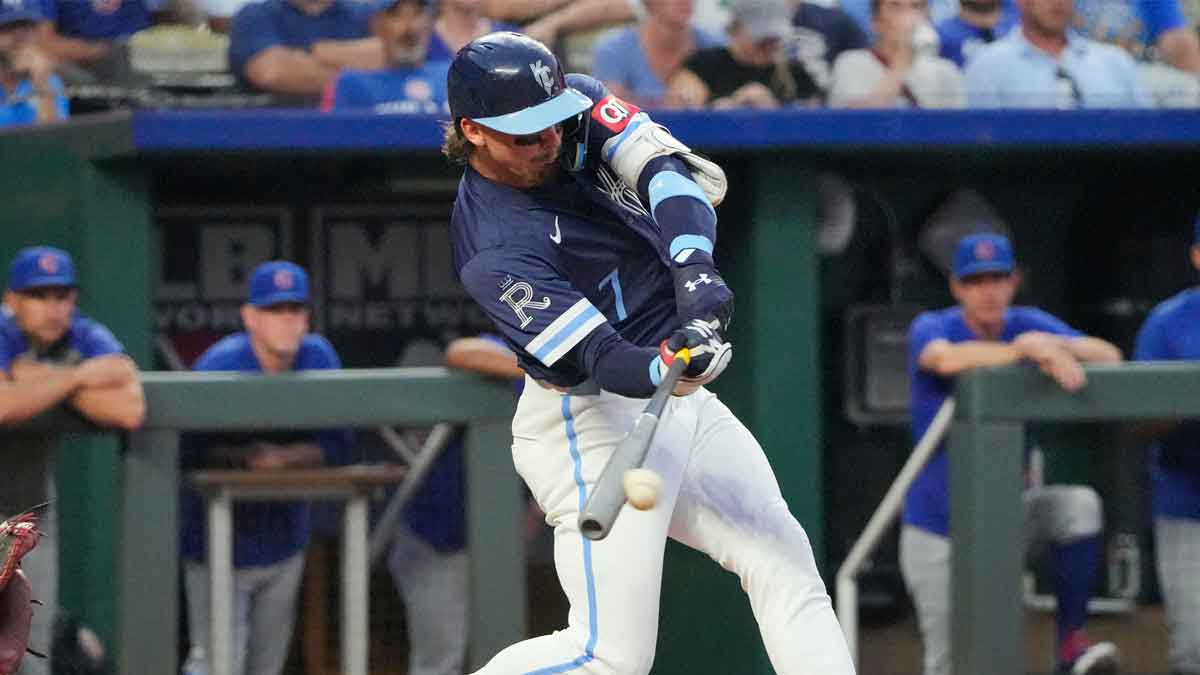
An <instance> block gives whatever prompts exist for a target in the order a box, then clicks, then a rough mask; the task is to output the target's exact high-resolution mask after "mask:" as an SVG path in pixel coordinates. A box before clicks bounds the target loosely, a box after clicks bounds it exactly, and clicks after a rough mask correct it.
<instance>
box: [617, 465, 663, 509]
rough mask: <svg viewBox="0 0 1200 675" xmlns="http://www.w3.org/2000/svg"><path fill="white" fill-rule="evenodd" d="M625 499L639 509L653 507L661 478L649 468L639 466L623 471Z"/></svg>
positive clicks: (661, 482)
mask: <svg viewBox="0 0 1200 675" xmlns="http://www.w3.org/2000/svg"><path fill="white" fill-rule="evenodd" d="M622 482H623V484H624V486H625V500H626V501H628V502H629V505H630V506H632V507H633V508H635V509H637V510H639V511H645V510H647V509H652V508H654V505H655V504H657V503H658V493H659V492H660V491H662V484H663V481H662V478H660V477H659V476H658V474H656V473H654V472H653V471H651V470H650V469H646V468H642V467H639V468H637V469H630V470H629V471H626V472H625V476H624V479H623V481H622Z"/></svg>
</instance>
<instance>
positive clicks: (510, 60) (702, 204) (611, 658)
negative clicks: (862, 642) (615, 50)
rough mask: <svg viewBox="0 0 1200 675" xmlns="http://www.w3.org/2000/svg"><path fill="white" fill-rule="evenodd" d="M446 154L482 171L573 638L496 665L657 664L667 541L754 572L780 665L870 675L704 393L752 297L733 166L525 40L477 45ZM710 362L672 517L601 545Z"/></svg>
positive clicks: (667, 510) (675, 484)
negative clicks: (665, 389) (603, 481)
mask: <svg viewBox="0 0 1200 675" xmlns="http://www.w3.org/2000/svg"><path fill="white" fill-rule="evenodd" d="M448 88H449V93H450V109H451V113H452V116H453V122H452V123H451V124H450V125H448V126H447V129H446V138H445V145H444V146H443V150H444V152H445V153H446V154H447V156H449V157H450V158H451V159H453V160H456V161H459V162H461V163H463V164H465V165H466V169H465V173H464V175H463V178H462V182H461V183H460V184H459V190H458V198H457V200H456V202H455V206H454V215H453V221H452V229H453V233H452V236H453V237H454V256H455V265H456V268H457V270H458V272H459V276H460V278H461V279H462V282H463V284H464V285H465V286H466V288H467V290H468V291H469V292H470V294H471V295H472V297H474V298H475V300H476V301H477V302H478V303H479V304H480V305H481V306H482V307H483V308H484V310H485V311H486V312H487V313H488V314H489V316H490V317H491V318H492V320H493V322H494V323H495V325H496V326H497V327H498V329H499V331H500V333H501V334H502V335H503V336H504V338H505V340H506V341H507V343H508V344H509V345H510V346H511V347H512V349H513V351H514V352H516V354H517V358H518V360H519V362H520V365H521V367H522V368H523V369H524V370H525V372H526V373H528V381H527V385H526V387H525V389H524V392H523V393H522V395H521V399H520V402H519V404H518V406H517V413H516V416H515V417H514V419H513V425H512V429H513V439H514V442H513V461H514V463H515V465H516V468H517V471H518V473H520V474H521V477H522V478H523V479H524V480H525V482H526V484H527V485H528V486H529V488H530V491H531V492H532V494H533V496H534V498H535V499H536V500H537V502H538V504H539V505H540V506H541V508H542V510H543V511H545V513H546V521H547V523H548V524H549V525H551V526H552V527H553V528H554V540H555V544H554V556H555V566H556V568H557V571H558V575H559V579H560V581H561V583H562V587H563V591H564V592H565V594H566V596H567V598H568V600H569V602H570V613H569V616H568V622H567V623H568V625H567V628H566V629H565V630H561V631H558V632H556V633H554V634H552V635H546V636H542V637H537V638H533V639H530V640H526V641H524V642H520V643H518V644H516V645H513V646H511V647H509V648H507V649H505V650H503V651H502V652H500V653H499V654H498V655H496V656H495V657H494V658H493V659H492V660H491V661H490V662H489V663H488V665H486V666H485V667H484V668H483V669H482V670H480V671H479V672H480V673H483V674H486V675H511V674H512V673H568V672H578V673H597V674H606V675H607V674H610V673H611V674H620V675H636V674H639V673H640V674H644V673H648V672H650V668H651V664H652V663H653V661H654V649H655V644H656V642H657V625H658V608H659V592H660V585H661V580H662V570H663V553H664V546H665V543H666V538H667V537H672V538H674V539H676V540H677V541H680V542H682V543H684V544H686V545H688V546H691V547H693V548H695V549H697V550H699V551H703V552H705V553H707V554H708V555H710V556H711V557H712V558H713V559H714V560H716V561H717V562H718V563H720V564H721V565H722V566H723V567H724V568H725V569H727V570H729V571H731V572H734V573H735V574H737V575H738V576H739V577H740V578H741V582H742V587H743V588H744V589H746V592H747V594H748V595H749V597H750V604H751V607H752V609H753V611H754V614H755V617H756V619H757V620H758V623H759V626H760V629H761V632H762V637H763V642H764V644H765V645H766V648H767V652H768V654H769V656H770V659H771V662H772V664H773V665H774V667H775V670H776V671H777V672H779V673H781V674H785V675H800V674H812V675H817V674H821V675H843V674H846V673H852V672H853V670H854V668H853V665H852V663H851V660H850V656H849V653H848V650H847V649H846V646H845V641H844V639H843V638H842V633H841V631H840V630H839V628H838V625H837V621H836V619H835V618H834V615H833V611H832V609H831V604H830V600H829V596H828V594H827V593H826V591H825V585H824V583H823V582H822V581H821V577H820V575H819V573H818V571H817V567H816V563H815V561H814V559H813V553H812V549H811V546H810V544H809V541H808V537H807V535H806V534H805V532H804V530H803V528H801V526H800V524H799V523H797V522H796V519H795V518H794V517H793V516H792V515H791V513H790V512H789V511H788V507H787V504H786V503H785V502H784V500H783V498H782V495H781V493H780V490H779V486H778V484H777V483H776V481H775V477H774V475H773V473H772V471H771V467H770V465H769V464H768V463H767V459H766V456H765V454H764V453H763V451H762V449H761V447H759V445H758V443H757V441H755V440H754V437H753V436H752V435H751V434H750V432H749V431H748V430H747V429H746V428H745V427H744V426H743V425H742V424H741V422H739V421H738V419H737V418H736V417H734V415H733V414H732V413H731V412H730V411H729V410H728V408H726V407H725V405H724V404H722V403H721V402H720V401H719V400H717V398H716V396H714V395H713V394H711V393H710V392H709V391H708V390H706V389H705V388H704V387H703V385H704V384H706V383H707V382H710V381H711V380H713V379H714V378H716V377H717V376H718V375H720V373H721V371H722V370H723V369H724V368H725V366H726V365H727V363H728V362H729V359H730V356H731V347H730V345H729V343H728V342H727V341H726V339H725V337H724V336H725V332H726V329H727V326H728V325H729V319H730V316H731V314H732V303H733V294H732V292H731V291H730V290H729V288H728V287H727V286H726V285H725V282H724V281H723V280H722V279H721V275H720V274H719V273H718V271H717V269H716V266H715V264H714V261H713V256H712V253H713V244H714V242H715V240H716V220H717V219H716V213H715V210H714V208H713V207H714V205H715V204H718V203H719V202H720V201H721V199H722V197H723V196H724V194H725V188H726V182H725V176H724V173H723V172H722V171H721V169H720V168H719V167H718V166H716V165H715V164H713V163H711V162H709V161H707V160H705V159H703V158H701V157H699V156H698V155H696V154H695V153H693V152H691V150H690V149H688V147H687V146H685V145H684V144H683V143H681V142H680V141H678V140H676V139H675V138H674V137H673V136H671V133H670V132H669V131H668V130H667V129H666V128H664V127H662V126H660V125H658V124H656V123H655V122H654V121H653V120H651V119H650V118H649V117H648V116H647V115H646V114H645V113H644V112H642V111H640V110H639V109H638V108H637V107H636V106H633V105H631V104H629V103H627V102H625V101H622V100H620V99H618V98H616V97H614V96H612V95H610V94H609V93H608V92H607V90H606V89H605V88H604V86H603V85H601V84H600V83H599V82H598V81H596V80H595V79H593V78H591V77H588V76H584V75H574V74H572V75H570V76H569V77H565V76H564V75H563V72H562V69H561V67H560V66H559V64H558V61H557V59H556V58H555V57H554V55H553V54H552V53H551V52H550V51H549V50H548V49H546V47H545V46H544V45H542V44H541V43H540V42H537V41H536V40H533V39H532V38H529V37H526V36H523V35H519V34H516V33H494V34H491V35H487V36H484V37H483V38H480V39H478V40H476V41H474V42H472V43H470V44H468V45H467V46H466V47H465V48H464V49H463V50H461V51H460V52H459V53H458V56H457V57H456V58H455V60H454V62H453V64H452V65H451V68H450V75H449V78H448ZM684 346H687V347H688V348H689V349H691V351H692V354H693V358H692V360H691V362H690V365H689V368H688V370H687V371H686V373H685V378H686V379H685V380H684V381H683V382H682V383H681V385H680V386H679V387H678V388H677V389H676V391H675V393H676V394H677V396H675V397H673V398H672V399H671V400H670V402H669V404H668V407H667V410H666V412H665V413H664V415H663V419H662V422H661V423H660V424H659V427H658V432H657V435H656V437H655V440H654V443H653V445H652V446H651V448H650V451H649V454H648V457H647V460H646V465H647V466H648V467H649V468H650V469H652V470H653V471H655V472H657V473H658V474H659V475H660V476H662V478H663V481H664V485H663V488H662V491H661V494H660V496H659V499H658V504H657V506H656V507H655V508H653V509H651V510H647V511H632V510H629V509H626V510H625V511H624V512H623V513H622V515H621V517H620V519H619V520H618V521H617V525H616V527H615V528H614V529H613V530H612V533H611V534H610V535H609V536H608V537H607V538H606V539H604V540H602V541H598V542H593V541H591V540H589V539H586V538H584V537H583V536H582V535H581V534H580V532H579V529H578V527H577V519H578V515H579V510H580V509H581V508H582V506H583V504H584V502H585V501H586V499H587V496H588V494H589V491H590V490H591V489H592V488H593V486H594V485H595V481H596V479H597V478H598V476H599V473H600V471H601V469H602V468H603V467H604V465H605V463H606V462H607V460H608V458H609V457H610V456H611V454H612V451H613V449H614V446H616V444H617V442H618V441H619V440H620V438H621V437H622V436H623V435H624V434H625V433H626V432H627V431H628V430H629V429H630V427H631V425H632V423H633V421H634V419H635V417H636V416H637V415H638V414H639V413H640V412H641V409H642V408H643V407H644V405H645V401H644V400H641V399H643V398H644V397H647V396H649V395H650V394H651V393H652V392H653V390H654V388H655V386H656V385H657V384H658V383H659V381H660V379H661V377H662V374H663V372H664V370H665V367H666V364H668V363H669V362H670V361H671V360H672V359H673V355H674V352H675V351H676V350H678V349H680V348H682V347H684Z"/></svg>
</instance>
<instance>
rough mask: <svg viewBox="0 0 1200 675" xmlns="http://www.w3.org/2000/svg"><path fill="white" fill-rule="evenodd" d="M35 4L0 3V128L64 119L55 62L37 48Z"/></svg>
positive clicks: (63, 99) (64, 101) (27, 0)
mask: <svg viewBox="0 0 1200 675" xmlns="http://www.w3.org/2000/svg"><path fill="white" fill-rule="evenodd" d="M34 2H35V0H5V2H0V128H2V127H7V126H14V125H23V124H41V123H44V122H54V121H57V120H63V119H66V118H67V115H68V112H67V97H66V95H65V94H64V93H63V84H62V81H61V80H59V79H58V75H55V74H54V62H53V61H52V60H51V59H50V58H49V57H48V56H47V55H46V54H44V53H43V52H42V50H41V49H40V48H39V47H38V45H37V40H36V35H35V30H36V23H37V21H38V20H39V19H40V14H39V13H38V11H37V7H36V6H35V5H34Z"/></svg>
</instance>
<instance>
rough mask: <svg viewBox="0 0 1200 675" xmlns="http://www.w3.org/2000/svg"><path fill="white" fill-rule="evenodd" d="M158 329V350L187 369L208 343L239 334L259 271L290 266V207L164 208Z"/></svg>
mask: <svg viewBox="0 0 1200 675" xmlns="http://www.w3.org/2000/svg"><path fill="white" fill-rule="evenodd" d="M155 225H156V227H155V228H154V236H155V242H154V244H155V247H154V250H156V251H158V252H159V258H158V259H157V260H156V261H155V263H156V264H157V270H156V273H155V275H154V280H155V285H154V323H155V330H156V332H157V334H158V336H159V339H158V340H157V343H158V348H159V351H160V352H161V353H162V355H163V356H164V357H165V358H166V360H167V361H168V365H171V366H173V367H186V366H188V365H190V364H191V363H192V361H194V360H195V358H196V357H197V356H199V355H200V353H201V352H203V351H204V349H206V348H207V347H208V346H209V345H210V344H212V343H213V342H215V341H217V340H218V339H220V338H221V337H222V336H224V335H227V334H229V333H232V332H235V331H238V330H240V329H241V316H240V314H239V311H240V308H241V305H242V303H243V302H245V300H246V286H247V283H248V282H249V280H250V273H251V272H252V271H253V270H254V267H255V266H256V265H258V264H259V263H260V262H263V261H265V260H272V259H275V258H287V259H292V256H293V253H294V251H293V247H292V219H291V213H290V210H289V209H288V208H286V207H273V208H257V207H244V208H243V207H196V208H164V209H160V210H158V211H157V212H156V213H155Z"/></svg>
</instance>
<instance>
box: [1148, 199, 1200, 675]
mask: <svg viewBox="0 0 1200 675" xmlns="http://www.w3.org/2000/svg"><path fill="white" fill-rule="evenodd" d="M1190 253H1191V255H1190V257H1191V263H1192V266H1193V267H1195V268H1196V269H1197V270H1200V218H1198V219H1197V220H1196V237H1195V240H1194V243H1193V244H1192V248H1191V251H1190ZM1134 358H1135V359H1136V360H1138V361H1197V360H1200V288H1191V289H1188V290H1186V291H1183V292H1181V293H1179V294H1177V295H1175V296H1174V297H1171V298H1168V299H1167V300H1164V301H1163V302H1162V303H1161V304H1159V305H1158V306H1157V307H1155V308H1154V311H1152V312H1150V315H1149V316H1148V317H1146V322H1145V323H1144V324H1143V325H1142V328H1141V330H1140V331H1138V336H1137V346H1136V348H1135V351H1134ZM1159 431H1161V432H1162V434H1161V437H1160V438H1158V439H1157V440H1156V441H1155V443H1154V444H1153V445H1152V446H1151V455H1150V457H1151V460H1150V479H1151V483H1152V486H1153V490H1154V494H1153V501H1152V503H1153V508H1154V542H1155V547H1156V548H1157V552H1158V555H1157V560H1158V578H1159V583H1160V585H1161V587H1162V591H1163V602H1164V605H1165V606H1166V613H1167V626H1168V627H1169V628H1170V631H1171V666H1172V668H1173V672H1176V673H1180V674H1181V675H1190V674H1193V673H1200V575H1197V573H1196V572H1197V569H1196V565H1197V564H1198V563H1200V420H1198V419H1189V420H1185V421H1183V422H1182V423H1180V424H1177V425H1168V426H1167V427H1166V428H1164V429H1160V430H1159Z"/></svg>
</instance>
